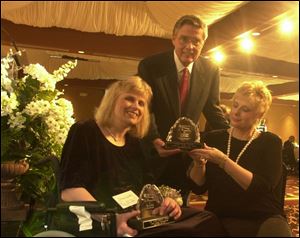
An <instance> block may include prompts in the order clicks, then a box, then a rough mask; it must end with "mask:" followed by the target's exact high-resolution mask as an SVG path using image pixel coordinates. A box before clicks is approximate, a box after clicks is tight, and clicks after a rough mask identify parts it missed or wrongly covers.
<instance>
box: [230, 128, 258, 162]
mask: <svg viewBox="0 0 300 238" xmlns="http://www.w3.org/2000/svg"><path fill="white" fill-rule="evenodd" d="M232 132H233V128H232V127H231V128H230V131H229V137H228V144H227V154H226V155H227V157H228V158H229V155H230V148H231V137H232ZM257 133H258V131H257V130H255V131H254V133H253V135H252V136H251V138H250V140H249V141H248V142H247V144H246V145H245V146H244V148H243V149H242V150H241V152H240V153H239V155H238V157H237V158H236V161H235V163H238V162H239V160H240V158H241V156H242V154H243V153H244V152H245V150H246V149H247V148H248V146H249V145H250V144H251V143H252V141H253V140H254V139H255V137H256V135H257Z"/></svg>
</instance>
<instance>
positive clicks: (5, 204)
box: [1, 161, 29, 220]
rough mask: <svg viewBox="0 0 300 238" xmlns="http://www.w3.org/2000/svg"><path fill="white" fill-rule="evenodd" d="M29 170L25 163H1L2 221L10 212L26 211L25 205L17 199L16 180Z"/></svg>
mask: <svg viewBox="0 0 300 238" xmlns="http://www.w3.org/2000/svg"><path fill="white" fill-rule="evenodd" d="M28 168H29V164H28V163H27V162H25V161H20V162H3V163H1V220H2V215H7V214H8V213H9V212H10V211H18V210H22V209H24V203H23V202H22V201H20V200H19V199H18V198H17V193H16V182H15V178H16V177H17V176H20V175H22V174H24V173H25V172H26V171H27V170H28Z"/></svg>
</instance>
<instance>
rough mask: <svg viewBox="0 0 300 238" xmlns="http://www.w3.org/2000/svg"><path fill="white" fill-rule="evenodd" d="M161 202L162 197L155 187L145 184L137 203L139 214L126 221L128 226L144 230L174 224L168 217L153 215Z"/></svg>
mask: <svg viewBox="0 0 300 238" xmlns="http://www.w3.org/2000/svg"><path fill="white" fill-rule="evenodd" d="M163 200H164V197H163V196H162V194H161V192H160V190H159V189H158V187H157V186H156V185H154V184H146V185H145V186H144V187H143V189H142V191H141V193H140V196H139V200H138V203H137V209H138V210H140V212H141V213H140V215H139V216H137V217H136V218H133V219H130V220H128V225H129V226H130V227H132V228H134V229H137V230H144V229H149V228H153V227H157V226H161V225H164V224H168V223H172V222H175V220H174V219H173V218H172V217H169V216H168V215H159V214H153V210H154V209H155V208H158V207H160V205H161V203H162V202H163Z"/></svg>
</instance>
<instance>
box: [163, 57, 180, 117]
mask: <svg viewBox="0 0 300 238" xmlns="http://www.w3.org/2000/svg"><path fill="white" fill-rule="evenodd" d="M171 56H172V60H170V59H169V60H168V61H167V62H170V63H169V64H168V65H167V66H166V67H167V69H168V70H167V74H166V78H165V79H164V80H162V83H163V86H164V89H165V92H166V94H167V95H166V96H167V101H168V103H169V106H170V108H172V109H173V111H174V116H175V118H178V117H179V115H180V108H179V92H178V79H177V78H178V75H177V69H176V65H175V62H174V59H173V53H172V54H171Z"/></svg>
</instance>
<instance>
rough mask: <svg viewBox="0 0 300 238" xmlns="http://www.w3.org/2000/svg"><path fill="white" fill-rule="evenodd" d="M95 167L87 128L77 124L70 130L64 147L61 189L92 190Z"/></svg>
mask: <svg viewBox="0 0 300 238" xmlns="http://www.w3.org/2000/svg"><path fill="white" fill-rule="evenodd" d="M93 167H95V166H94V164H93V161H91V156H89V143H88V140H87V135H86V131H85V128H84V127H83V126H82V125H81V124H79V123H76V124H74V125H72V127H71V128H70V131H69V133H68V137H67V140H66V142H65V144H64V147H63V152H62V157H61V180H60V189H61V190H63V189H66V188H74V187H84V188H86V189H87V190H90V186H91V185H92V183H93V181H94V180H95V178H94V177H93V171H94V169H93Z"/></svg>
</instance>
